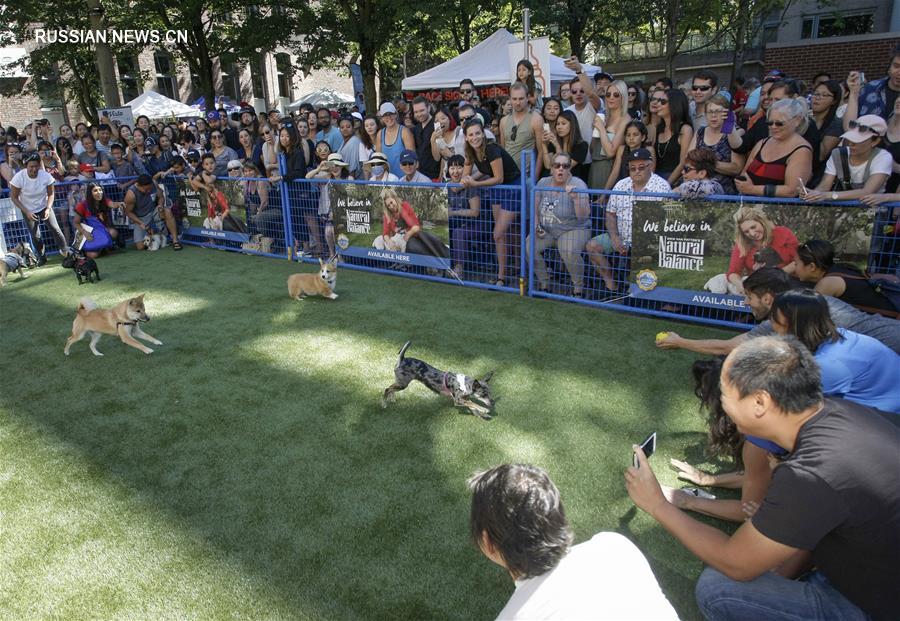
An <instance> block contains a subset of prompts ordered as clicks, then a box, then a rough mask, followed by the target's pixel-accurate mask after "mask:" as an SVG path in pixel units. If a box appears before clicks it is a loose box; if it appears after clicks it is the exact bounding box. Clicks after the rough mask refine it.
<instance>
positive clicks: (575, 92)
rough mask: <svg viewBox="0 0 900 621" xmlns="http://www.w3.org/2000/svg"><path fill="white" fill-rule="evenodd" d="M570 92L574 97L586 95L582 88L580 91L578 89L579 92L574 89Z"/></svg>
mask: <svg viewBox="0 0 900 621" xmlns="http://www.w3.org/2000/svg"><path fill="white" fill-rule="evenodd" d="M569 92H570V93H572V94H573V95H584V89H582V88H580V89H578V90H575V89H574V88H573V89H572V90H570V91H569Z"/></svg>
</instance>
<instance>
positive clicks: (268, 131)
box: [263, 129, 272, 136]
mask: <svg viewBox="0 0 900 621" xmlns="http://www.w3.org/2000/svg"><path fill="white" fill-rule="evenodd" d="M263 133H264V134H265V135H266V136H268V135H270V134H271V133H272V130H270V129H267V130H266V131H264V132H263Z"/></svg>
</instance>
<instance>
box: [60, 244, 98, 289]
mask: <svg viewBox="0 0 900 621" xmlns="http://www.w3.org/2000/svg"><path fill="white" fill-rule="evenodd" d="M62 265H63V267H64V268H66V269H74V270H75V278H77V279H78V284H79V285H83V284H84V281H83V280H82V278H87V281H88V282H89V283H92V284H93V282H94V275H96V276H97V282H100V270H99V269H97V262H96V261H94V260H93V259H89V258H88V257H86V256H84V254H82V253H80V252H78V251H77V250H71V251H70V252H69V254H68V255H66V257H65V258H64V259H63V262H62Z"/></svg>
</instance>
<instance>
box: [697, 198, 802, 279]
mask: <svg viewBox="0 0 900 621" xmlns="http://www.w3.org/2000/svg"><path fill="white" fill-rule="evenodd" d="M797 246H798V242H797V237H796V236H795V235H794V233H793V232H792V231H791V230H790V229H789V228H787V227H784V226H775V224H774V223H773V222H772V221H771V220H770V219H769V216H767V215H766V214H765V212H764V211H763V209H762V208H761V207H741V208H740V209H738V210H737V211H736V212H735V213H734V248H733V249H732V250H731V259H730V261H729V262H728V272H727V273H725V274H719V275H718V276H713V277H712V278H710V279H709V281H707V283H706V285H705V286H704V289H706V290H707V291H711V292H713V293H732V294H735V295H743V293H744V286H743V282H744V279H745V278H746V277H747V276H749V275H750V274H752V273H753V272H755V271H756V270H758V269H759V268H761V267H780V268H781V269H783V270H784V271H785V272H788V273H793V271H794V258H795V257H796V256H797Z"/></svg>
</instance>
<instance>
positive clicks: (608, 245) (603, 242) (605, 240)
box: [589, 233, 631, 254]
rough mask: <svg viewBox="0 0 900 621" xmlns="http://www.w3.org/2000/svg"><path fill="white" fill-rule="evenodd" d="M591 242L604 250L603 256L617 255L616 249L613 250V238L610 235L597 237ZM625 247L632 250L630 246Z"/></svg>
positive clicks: (605, 234) (604, 234)
mask: <svg viewBox="0 0 900 621" xmlns="http://www.w3.org/2000/svg"><path fill="white" fill-rule="evenodd" d="M591 241H592V242H594V243H595V244H597V245H598V246H600V248H601V249H602V250H603V254H615V252H616V249H615V248H613V245H612V238H611V237H610V236H609V233H603V234H602V235H597V237H594V238H592V239H591ZM589 243H590V242H589ZM625 245H626V246H628V247H629V248H631V245H630V244H625Z"/></svg>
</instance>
